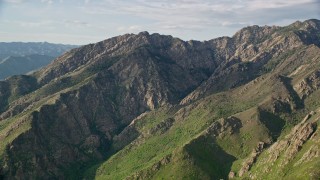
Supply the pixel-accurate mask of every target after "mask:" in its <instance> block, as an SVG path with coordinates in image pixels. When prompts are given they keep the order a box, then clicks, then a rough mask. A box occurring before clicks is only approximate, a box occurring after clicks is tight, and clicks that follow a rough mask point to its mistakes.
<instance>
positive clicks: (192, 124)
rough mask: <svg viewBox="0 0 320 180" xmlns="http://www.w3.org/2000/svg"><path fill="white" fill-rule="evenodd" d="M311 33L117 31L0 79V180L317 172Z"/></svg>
mask: <svg viewBox="0 0 320 180" xmlns="http://www.w3.org/2000/svg"><path fill="white" fill-rule="evenodd" d="M319 32H320V21H319V20H316V19H311V20H307V21H304V22H300V21H297V22H295V23H293V24H290V25H288V26H285V27H279V26H248V27H245V28H243V29H241V30H239V31H238V32H237V33H235V34H234V35H233V36H232V37H220V38H216V39H211V40H208V41H204V42H200V41H193V40H192V41H183V40H181V39H179V38H174V37H172V36H170V35H160V34H149V33H148V32H141V33H139V34H125V35H121V36H117V37H113V38H110V39H107V40H104V41H101V42H98V43H95V44H89V45H85V46H81V47H78V48H75V49H72V50H70V51H68V52H66V53H64V54H63V55H61V56H59V57H58V58H56V59H55V60H54V61H53V62H52V63H50V64H49V65H48V66H46V67H44V68H42V69H40V70H38V71H36V72H34V73H32V74H29V75H20V76H13V77H10V78H7V79H6V80H5V81H0V179H1V178H3V179H110V180H114V179H288V180H291V179H319V177H320V43H319V42H320V34H319ZM40 59H41V58H40Z"/></svg>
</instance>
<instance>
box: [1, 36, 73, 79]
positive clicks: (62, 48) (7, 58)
mask: <svg viewBox="0 0 320 180" xmlns="http://www.w3.org/2000/svg"><path fill="white" fill-rule="evenodd" d="M75 47H78V46H75V45H63V44H51V43H47V42H44V43H33V42H29V43H22V42H11V43H6V42H0V80H1V79H5V78H7V77H9V76H12V75H19V74H26V73H28V72H30V71H34V70H37V69H39V68H41V67H43V66H46V65H48V64H49V63H50V62H51V61H52V60H53V59H55V58H56V57H58V56H60V55H62V54H63V53H64V52H66V51H68V50H70V49H72V48H75Z"/></svg>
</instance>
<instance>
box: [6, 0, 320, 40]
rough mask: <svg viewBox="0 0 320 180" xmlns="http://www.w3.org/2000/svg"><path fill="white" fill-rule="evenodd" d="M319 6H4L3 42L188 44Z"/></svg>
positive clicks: (142, 1) (293, 1)
mask: <svg viewBox="0 0 320 180" xmlns="http://www.w3.org/2000/svg"><path fill="white" fill-rule="evenodd" d="M319 9H320V0H282V1H279V0H211V1H210V0H162V1H160V0H152V1H151V0H0V41H1V42H11V41H23V42H42V41H47V42H53V43H67V44H79V45H80V44H87V43H93V42H97V41H101V40H104V39H107V38H110V37H113V36H117V35H121V34H125V33H138V32H140V31H149V32H150V33H155V32H157V33H160V34H170V35H173V36H175V37H179V38H181V39H184V40H190V39H194V40H209V39H213V38H216V37H220V36H232V35H233V34H234V33H235V32H236V31H237V30H239V29H240V28H242V27H245V26H248V25H254V24H257V25H288V24H290V23H292V22H294V21H296V20H301V21H302V20H306V19H311V18H316V19H320V10H319Z"/></svg>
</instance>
